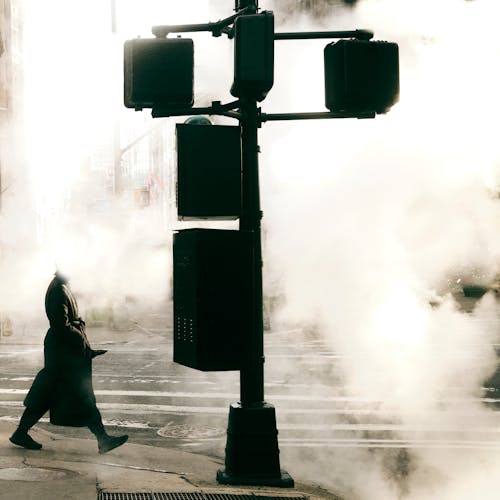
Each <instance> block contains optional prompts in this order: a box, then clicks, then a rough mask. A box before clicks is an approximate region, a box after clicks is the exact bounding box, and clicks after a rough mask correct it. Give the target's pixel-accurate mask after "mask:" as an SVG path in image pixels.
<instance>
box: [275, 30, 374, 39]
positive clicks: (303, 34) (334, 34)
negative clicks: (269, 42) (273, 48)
mask: <svg viewBox="0 0 500 500" xmlns="http://www.w3.org/2000/svg"><path fill="white" fill-rule="evenodd" d="M314 38H356V39H357V40H371V39H372V38H373V31H369V30H351V31H300V32H291V33H275V34H274V39H275V40H311V39H314Z"/></svg>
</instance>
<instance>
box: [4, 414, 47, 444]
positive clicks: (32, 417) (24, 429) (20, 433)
mask: <svg viewBox="0 0 500 500" xmlns="http://www.w3.org/2000/svg"><path fill="white" fill-rule="evenodd" d="M47 410H48V408H45V407H44V408H33V407H30V406H28V407H26V409H25V410H24V413H23V414H22V416H21V420H20V421H19V425H18V427H17V429H16V431H15V432H14V434H12V436H11V437H10V442H11V443H12V444H15V445H17V446H22V447H23V448H27V449H29V450H39V449H40V448H41V447H42V445H41V444H40V443H38V442H37V441H35V440H34V439H33V438H32V437H31V436H30V435H29V434H28V432H29V430H30V429H31V428H32V427H33V426H34V425H35V424H36V423H37V422H38V421H39V420H40V419H41V418H42V417H43V415H44V413H45V412H46V411H47Z"/></svg>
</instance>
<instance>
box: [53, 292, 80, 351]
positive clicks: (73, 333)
mask: <svg viewBox="0 0 500 500" xmlns="http://www.w3.org/2000/svg"><path fill="white" fill-rule="evenodd" d="M54 293H55V294H57V295H55V296H54V297H51V300H50V302H49V311H48V313H49V320H50V326H51V328H53V329H54V330H55V331H56V332H60V333H61V334H62V339H63V341H64V342H65V343H67V344H68V345H69V346H71V347H73V348H74V349H77V350H79V351H82V352H84V351H85V350H86V348H89V347H90V346H89V344H88V341H87V338H86V335H85V333H83V332H82V331H81V330H80V329H79V328H76V326H73V325H72V324H71V322H70V320H69V314H68V313H69V308H68V300H67V297H66V296H65V294H64V293H62V292H59V291H54Z"/></svg>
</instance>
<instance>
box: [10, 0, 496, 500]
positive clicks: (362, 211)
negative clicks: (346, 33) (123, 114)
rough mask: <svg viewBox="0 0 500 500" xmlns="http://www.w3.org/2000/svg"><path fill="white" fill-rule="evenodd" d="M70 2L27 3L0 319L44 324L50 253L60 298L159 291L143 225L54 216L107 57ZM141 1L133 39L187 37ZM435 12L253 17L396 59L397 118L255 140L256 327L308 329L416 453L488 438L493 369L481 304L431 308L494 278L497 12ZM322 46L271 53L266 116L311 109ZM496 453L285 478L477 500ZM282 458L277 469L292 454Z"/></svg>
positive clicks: (488, 3)
mask: <svg viewBox="0 0 500 500" xmlns="http://www.w3.org/2000/svg"><path fill="white" fill-rule="evenodd" d="M168 3H170V2H168ZM180 3H181V2H179V4H180ZM69 4H70V3H68V2H62V1H56V0H53V1H51V2H43V6H42V3H41V5H40V6H38V4H36V3H30V6H29V13H30V15H29V17H28V18H27V25H26V36H27V37H28V39H27V52H26V58H27V68H29V72H28V74H27V86H28V88H27V96H26V118H25V122H24V123H22V124H21V125H20V127H21V126H22V127H21V128H15V126H16V125H18V124H13V127H14V128H13V130H14V131H13V132H12V136H13V141H12V151H10V152H6V151H3V152H2V164H3V168H4V177H3V179H2V183H3V189H5V187H7V185H9V186H10V188H9V190H8V191H6V192H5V194H4V196H3V199H2V202H3V207H2V213H1V219H0V238H1V249H2V259H1V261H0V272H1V274H0V275H1V284H0V303H1V307H2V310H3V311H9V312H10V313H11V314H14V315H15V314H16V313H17V314H18V315H19V316H21V315H22V316H23V318H24V319H26V317H29V316H32V317H40V315H42V316H43V313H42V306H43V304H42V300H41V297H42V295H43V291H44V288H45V286H46V285H47V282H48V280H49V279H50V274H51V273H52V271H53V269H54V261H55V260H56V259H58V258H61V256H63V257H67V256H71V257H72V260H73V269H74V283H75V287H76V288H78V289H79V291H80V292H81V293H83V294H84V296H85V297H93V299H89V301H90V302H91V301H92V300H98V301H107V300H109V298H110V297H113V296H114V295H119V296H123V294H126V293H129V292H130V291H131V290H130V287H131V284H133V286H134V290H133V292H134V293H136V294H138V295H140V296H142V297H143V298H145V299H146V300H153V301H154V300H156V299H158V298H159V297H166V295H167V294H168V285H169V276H170V261H169V257H170V256H169V253H168V251H166V249H165V248H166V247H165V246H161V245H164V244H165V239H163V235H164V234H165V233H169V230H170V228H164V227H162V226H161V224H160V223H159V222H158V221H157V220H156V219H155V217H156V215H155V214H154V213H152V212H147V211H142V212H140V213H138V212H135V211H128V209H126V208H125V209H124V208H123V205H120V204H119V203H118V204H117V205H116V206H114V207H113V208H112V209H110V211H109V212H108V214H107V216H106V217H102V215H95V216H93V215H92V214H89V213H84V212H82V211H81V210H75V211H70V210H69V208H68V207H69V205H67V204H65V203H66V202H67V200H68V197H69V195H70V191H71V186H72V185H80V186H81V183H82V180H84V179H85V177H86V175H87V171H86V169H85V163H86V158H87V157H88V154H89V151H92V150H94V149H95V147H96V145H97V144H99V141H101V140H102V138H103V136H105V135H106V134H107V133H108V132H105V131H104V128H106V127H109V125H110V123H112V120H113V109H112V107H111V108H110V106H109V102H108V101H107V98H108V97H109V95H110V92H109V90H110V89H107V90H106V92H103V89H104V87H103V86H105V82H110V85H116V84H117V82H116V78H115V76H112V77H110V72H112V71H113V69H112V68H110V65H109V60H112V59H113V57H118V59H119V60H121V55H120V54H119V53H116V54H114V53H113V54H110V53H106V51H103V47H105V46H108V45H109V44H108V45H106V43H101V42H103V40H102V39H100V38H99V37H98V36H96V35H95V34H96V33H98V32H99V30H97V29H95V30H92V35H93V36H89V30H90V29H91V28H90V27H94V28H96V25H95V23H96V22H97V21H99V22H107V21H109V19H108V18H107V17H106V15H104V14H103V7H102V6H103V2H100V1H97V0H94V1H93V2H85V3H78V4H79V8H77V9H75V4H74V3H73V2H71V5H69ZM153 4H154V5H156V7H157V8H158V9H161V8H163V9H164V10H163V12H164V16H163V18H158V17H151V18H148V19H145V20H144V25H147V28H148V29H149V27H150V26H151V25H152V24H156V23H162V22H168V23H169V24H170V23H172V22H187V21H189V22H195V21H196V20H195V19H193V18H192V17H189V19H187V18H182V19H172V18H169V17H168V14H169V11H168V9H167V7H166V6H165V5H164V4H166V2H159V3H155V2H148V7H151V6H152V5H153ZM160 4H161V6H160ZM228 4H231V2H222V0H217V1H215V0H214V1H213V2H211V9H212V10H210V13H211V14H213V13H216V14H217V15H218V14H219V13H220V15H218V17H222V15H225V14H227V8H228V7H232V5H229V6H228ZM437 4H438V2H433V1H431V0H420V1H417V0H414V1H408V2H401V1H399V2H398V1H397V0H362V1H360V2H358V3H357V4H356V6H355V7H354V8H349V9H348V8H345V9H343V8H341V7H338V8H335V9H333V8H332V10H331V15H323V16H322V17H316V18H315V19H314V21H313V20H312V19H311V18H310V17H308V16H307V13H304V12H297V14H296V15H293V12H292V15H290V10H289V7H290V2H286V3H283V2H280V1H279V0H275V1H274V2H271V1H269V2H265V1H264V0H262V1H261V2H260V7H261V8H269V9H273V10H274V11H275V16H276V20H277V22H278V24H279V22H280V13H283V14H285V13H286V14H287V16H284V17H286V22H287V23H288V24H287V25H286V26H285V25H280V26H278V27H279V29H283V30H285V29H288V28H290V29H293V30H300V29H322V28H325V27H327V28H329V29H351V28H354V27H356V28H367V29H373V30H374V31H375V33H376V38H377V39H387V40H390V41H395V42H397V43H398V44H399V46H400V54H401V89H402V93H401V101H400V103H399V104H397V105H396V106H395V107H394V108H393V110H392V111H390V113H389V114H388V115H387V116H379V117H377V118H376V119H375V120H369V121H356V120H352V121H338V120H330V121H322V122H304V123H300V122H297V123H293V124H290V123H279V124H271V123H269V124H266V125H265V126H264V127H263V129H262V130H261V132H260V137H261V145H262V150H263V155H262V161H261V170H262V174H261V175H262V192H263V193H262V194H263V196H262V198H263V205H264V206H263V208H264V212H265V219H264V221H265V225H266V227H265V230H266V231H265V232H266V237H265V256H266V258H265V262H266V267H265V279H266V290H268V291H269V293H274V292H276V293H283V294H284V296H285V301H284V305H283V307H282V308H281V309H280V310H279V311H278V312H277V315H276V317H275V318H273V325H275V326H279V325H280V324H284V325H290V324H291V325H294V326H295V325H297V324H302V325H304V324H314V325H316V326H318V327H319V328H320V330H321V332H322V333H323V334H324V335H325V337H326V338H327V339H328V341H329V342H330V343H331V346H332V348H333V349H335V350H337V351H339V352H342V353H343V354H344V355H345V358H344V361H343V363H342V365H341V366H340V371H341V374H342V381H343V384H344V391H345V394H354V395H356V396H359V397H360V398H364V399H367V400H370V401H372V402H374V403H375V404H376V405H377V407H378V409H380V410H384V411H387V412H388V413H389V415H390V419H391V422H394V423H395V424H397V425H399V426H400V428H401V429H404V428H405V426H407V428H410V429H415V428H420V427H421V426H422V431H421V432H420V433H417V437H421V438H426V437H428V435H429V432H428V429H442V430H443V433H446V435H447V436H453V435H454V433H453V432H452V431H453V430H455V431H456V432H457V433H458V434H459V436H460V437H461V438H464V436H465V438H467V435H465V434H464V433H463V432H462V430H463V429H464V428H467V429H480V428H483V427H484V428H485V427H487V426H489V427H490V428H492V427H494V423H492V422H495V415H494V414H493V413H492V412H490V411H488V410H487V409H485V408H484V407H483V406H481V405H480V403H479V402H478V398H479V397H480V396H481V395H482V384H483V381H484V380H485V379H486V378H487V377H488V376H489V375H491V373H492V372H493V371H494V369H495V367H496V362H497V360H496V357H495V353H494V350H493V349H492V344H494V343H498V342H499V339H498V331H497V330H496V329H495V328H494V327H495V325H497V324H498V304H497V302H496V299H495V297H494V296H493V295H492V294H487V295H486V296H485V297H484V298H483V299H482V301H481V302H480V303H479V304H478V306H477V307H476V309H475V311H474V313H473V314H465V313H463V312H461V311H460V310H459V309H458V307H457V305H456V303H455V302H454V300H453V299H452V297H451V296H450V295H449V294H446V293H444V292H445V291H446V289H447V285H448V284H449V283H448V281H449V280H450V279H456V278H457V277H460V276H465V274H464V273H465V272H469V270H470V269H476V274H480V275H481V276H482V277H483V279H484V280H485V281H486V282H491V281H492V280H493V278H494V277H495V276H496V275H497V274H498V272H499V268H498V267H499V262H500V238H499V237H498V230H497V228H498V227H500V225H499V222H500V220H499V218H500V210H499V207H500V205H499V201H498V200H497V197H498V196H497V191H498V185H499V181H500V176H499V167H500V153H499V152H498V149H497V135H498V133H497V125H496V122H495V119H496V117H497V116H498V114H499V111H500V98H499V97H498V95H499V94H498V91H497V89H498V88H499V87H500V85H499V84H500V70H499V69H498V65H496V64H495V63H494V61H496V60H497V59H498V54H499V52H500V44H499V42H498V40H497V37H496V31H497V26H496V24H495V23H496V20H497V19H498V14H499V13H500V12H499V10H500V9H499V7H498V5H497V2H495V0H479V1H476V2H456V1H452V0H441V1H440V2H439V5H437ZM84 5H85V7H84ZM141 5H142V4H141ZM223 7H224V8H223ZM61 9H64V10H63V11H61ZM285 9H286V12H285ZM146 10H147V9H146V6H145V7H144V9H142V8H141V12H145V11H146ZM96 12H99V13H100V14H102V15H99V16H96ZM200 12H201V14H203V15H201V14H200V21H201V20H206V17H207V15H206V14H207V11H204V10H203V9H201V10H200ZM189 14H192V10H191V11H190V12H189ZM186 15H187V13H186ZM51 16H52V18H53V19H61V18H63V19H64V20H65V22H64V23H60V22H57V24H55V23H53V22H52V23H50V22H49V21H50V19H51ZM211 17H213V15H212V16H211ZM216 17H217V16H216ZM42 19H43V20H45V21H46V22H42V21H41V20H42ZM136 21H137V20H136ZM123 22H124V21H123ZM40 30H41V31H40ZM136 34H137V33H128V36H129V37H131V36H135V35H136ZM69 41H71V43H69ZM66 42H68V43H66ZM324 44H325V43H324V42H314V41H311V42H279V43H277V46H276V70H275V86H274V88H273V89H272V91H271V92H270V94H269V97H268V99H266V101H265V105H263V107H265V111H266V112H273V111H276V112H278V111H310V110H321V109H323V108H324V105H323V81H322V71H323V70H322V49H323V46H324ZM204 50H205V49H204ZM208 53H209V52H207V54H208ZM203 57H206V56H203ZM201 59H202V58H200V60H201ZM229 70H230V68H229V69H227V68H226V69H225V70H224V69H221V71H220V72H219V73H218V74H216V75H215V74H214V75H213V79H214V83H215V84H216V85H217V86H218V87H220V88H226V89H227V88H228V86H229V85H228V84H227V82H226V80H227V77H228V74H229ZM202 71H210V70H209V69H207V68H202ZM207 74H208V73H207ZM47 75H55V76H54V78H51V79H48V78H43V77H44V76H45V77H46V76H47ZM223 80H224V82H223ZM44 82H45V83H44ZM54 82H56V83H57V85H56V84H55V83H54ZM229 83H230V76H229ZM63 90H64V92H63ZM198 90H200V89H198ZM210 90H212V91H213V89H208V88H207V89H205V88H202V89H201V93H202V94H204V93H207V95H208V93H209V91H210ZM214 93H215V91H214ZM111 95H113V92H111ZM217 97H218V98H222V99H223V98H224V96H221V95H220V94H217ZM202 98H203V99H205V97H203V96H202ZM210 98H215V97H214V95H210ZM207 99H208V97H207ZM136 119H138V118H136ZM106 130H108V129H106ZM21 140H22V141H21ZM108 140H109V137H108ZM20 142H22V147H21V145H20ZM82 164H83V167H82ZM79 176H80V177H79ZM83 195H84V196H85V195H88V196H91V195H92V192H91V190H90V191H84V193H83ZM41 228H42V229H43V231H44V232H43V234H41V233H40V231H41V230H42V229H41ZM42 242H43V245H42ZM153 242H154V243H158V246H157V247H155V246H154V245H152V243H153ZM167 244H168V241H167ZM436 301H439V302H440V305H439V307H432V306H431V305H430V302H436ZM27 304H28V308H29V311H27V308H26V305H27ZM37 305H39V309H38V310H37V307H38V306H37ZM40 334H41V335H43V331H42V330H41V332H40ZM284 369H291V370H293V369H294V368H293V367H284ZM278 414H279V411H278ZM326 423H327V424H333V423H335V422H331V421H328V422H326ZM424 424H425V425H424ZM426 429H427V431H426ZM459 431H460V432H459ZM395 432H396V433H397V431H395ZM401 432H402V431H401ZM432 436H434V437H435V436H436V434H435V433H433V434H432ZM476 436H477V434H474V433H471V436H470V439H471V440H473V439H476ZM493 439H494V436H493ZM497 451H498V449H496V450H495V449H494V448H492V449H485V450H484V451H481V450H478V449H470V450H466V449H462V448H459V449H451V448H442V449H441V448H437V449H433V448H431V447H427V448H426V447H423V448H415V449H411V450H409V451H408V452H403V451H399V450H397V449H396V450H394V451H390V450H376V449H375V450H363V449H347V448H345V449H342V448H340V449H338V451H334V452H333V451H332V452H331V453H328V452H324V451H321V452H315V451H305V452H304V453H303V454H297V456H296V457H295V458H297V464H298V465H297V467H296V469H297V471H296V473H295V472H294V474H298V475H299V477H300V476H301V475H303V476H304V477H308V476H309V477H317V478H318V481H320V480H321V481H323V482H324V483H326V484H327V486H331V487H333V488H336V489H337V490H339V491H343V492H345V494H346V498H360V499H363V500H364V499H367V498H370V499H383V500H392V499H396V498H405V499H409V500H417V499H426V500H429V499H439V500H447V499H453V500H461V499H465V498H481V499H485V500H489V499H493V498H496V497H497V495H498V488H497V484H496V478H497V475H498V470H499V468H500V458H499V456H498V452H497ZM285 453H286V455H285ZM282 457H283V458H282V460H283V463H284V464H285V463H286V466H287V467H288V466H289V462H288V460H292V459H293V458H294V455H293V453H292V452H290V451H288V450H285V452H284V453H283V455H282ZM308 468H309V470H308Z"/></svg>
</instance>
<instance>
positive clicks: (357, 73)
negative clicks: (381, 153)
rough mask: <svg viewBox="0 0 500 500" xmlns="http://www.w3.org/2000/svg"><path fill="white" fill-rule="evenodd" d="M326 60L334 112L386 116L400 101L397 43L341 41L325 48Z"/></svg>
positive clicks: (329, 98)
mask: <svg viewBox="0 0 500 500" xmlns="http://www.w3.org/2000/svg"><path fill="white" fill-rule="evenodd" d="M324 60H325V104H326V107H327V108H328V109H329V110H330V111H334V112H353V113H356V112H365V111H375V112H377V113H386V112H387V111H388V110H389V109H390V108H391V107H392V106H393V105H394V104H395V103H396V102H397V101H398V100H399V49H398V45H397V44H396V43H391V42H382V41H367V40H340V41H338V42H334V43H331V44H329V45H327V46H326V47H325V50H324Z"/></svg>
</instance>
